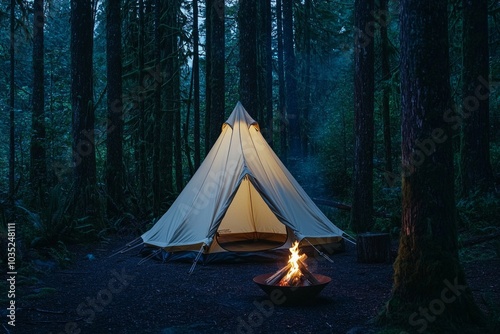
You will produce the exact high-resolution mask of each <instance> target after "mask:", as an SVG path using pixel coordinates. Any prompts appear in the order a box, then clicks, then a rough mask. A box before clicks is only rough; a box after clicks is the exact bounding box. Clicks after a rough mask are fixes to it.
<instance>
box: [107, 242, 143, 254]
mask: <svg viewBox="0 0 500 334" xmlns="http://www.w3.org/2000/svg"><path fill="white" fill-rule="evenodd" d="M136 240H137V239H136ZM134 241H135V240H134ZM134 241H132V242H130V243H128V244H127V245H126V246H125V247H122V248H120V249H119V250H118V251H116V252H115V253H113V254H111V255H110V256H108V258H110V257H113V256H115V255H116V254H123V253H125V252H128V251H129V250H131V249H134V248H137V247H139V246H142V245H143V242H142V240H141V242H139V243H138V244H137V245H134V246H132V244H133V242H134Z"/></svg>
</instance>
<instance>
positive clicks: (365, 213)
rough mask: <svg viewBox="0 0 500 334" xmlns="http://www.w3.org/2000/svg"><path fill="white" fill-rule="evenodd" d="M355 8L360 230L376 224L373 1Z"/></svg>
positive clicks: (356, 226)
mask: <svg viewBox="0 0 500 334" xmlns="http://www.w3.org/2000/svg"><path fill="white" fill-rule="evenodd" d="M354 6H355V9H354V11H355V12H354V16H355V18H354V21H355V41H354V43H355V45H354V48H355V50H354V71H355V77H354V136H355V145H354V191H353V199H352V211H351V228H352V230H353V231H355V232H356V233H360V232H366V231H369V230H370V229H371V228H372V226H373V218H372V216H373V132H374V129H373V128H374V125H373V104H374V46H373V45H374V42H373V40H372V38H371V37H370V36H369V35H368V34H369V29H370V24H371V23H372V22H373V17H372V15H371V12H372V11H373V6H374V2H373V0H356V1H355V5H354Z"/></svg>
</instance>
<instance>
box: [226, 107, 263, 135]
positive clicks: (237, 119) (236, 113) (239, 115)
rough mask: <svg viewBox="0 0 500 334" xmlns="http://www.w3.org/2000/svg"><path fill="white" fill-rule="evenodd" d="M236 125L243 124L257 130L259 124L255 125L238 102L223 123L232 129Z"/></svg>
mask: <svg viewBox="0 0 500 334" xmlns="http://www.w3.org/2000/svg"><path fill="white" fill-rule="evenodd" d="M236 123H243V124H245V125H246V126H247V127H250V126H251V125H253V126H255V127H256V128H257V129H259V123H257V121H256V120H254V119H253V118H252V116H250V114H249V113H248V112H247V111H246V110H245V108H244V107H243V105H242V104H241V102H240V101H238V103H237V104H236V107H234V109H233V112H232V113H231V115H229V117H228V119H227V120H226V122H224V124H227V125H229V126H230V127H231V128H232V129H234V125H235V124H236Z"/></svg>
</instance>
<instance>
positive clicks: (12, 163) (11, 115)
mask: <svg viewBox="0 0 500 334" xmlns="http://www.w3.org/2000/svg"><path fill="white" fill-rule="evenodd" d="M15 8H16V1H15V0H11V1H10V48H9V54H10V83H9V197H10V200H11V202H12V203H14V195H15V191H16V190H15V182H14V179H15V168H14V166H15V163H16V151H15V150H16V143H15V132H14V131H15V127H16V123H15V118H14V107H15V94H16V84H15V77H14V75H15V60H16V59H15V52H14V44H15V43H16V40H15V23H16V17H15V15H16V12H15Z"/></svg>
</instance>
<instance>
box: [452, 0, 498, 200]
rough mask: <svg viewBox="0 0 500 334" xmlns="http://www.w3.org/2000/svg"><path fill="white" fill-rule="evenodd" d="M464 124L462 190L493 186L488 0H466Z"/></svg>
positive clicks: (463, 74) (464, 1)
mask: <svg viewBox="0 0 500 334" xmlns="http://www.w3.org/2000/svg"><path fill="white" fill-rule="evenodd" d="M462 45H463V50H462V54H463V66H462V80H463V87H462V99H463V100H462V101H463V106H462V108H463V110H462V111H463V114H462V116H463V118H462V119H463V123H462V140H461V145H460V185H461V189H460V193H461V196H464V197H465V196H468V195H471V194H473V193H474V192H475V191H476V190H480V191H487V190H488V189H491V188H492V185H493V184H494V182H493V170H492V167H491V163H490V148H489V147H490V146H489V145H490V136H489V132H490V131H489V130H490V129H489V95H490V91H489V86H488V76H489V50H488V1H487V0H477V1H472V0H463V44H462Z"/></svg>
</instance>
